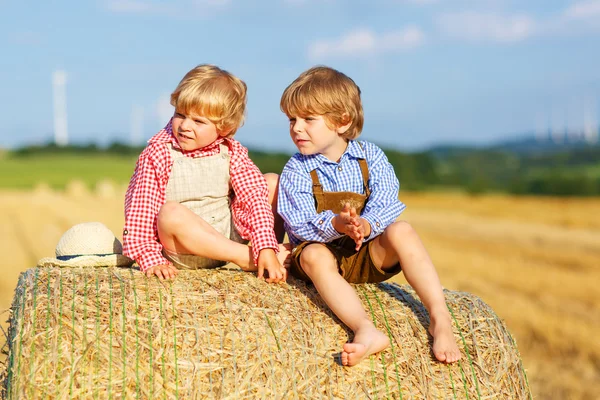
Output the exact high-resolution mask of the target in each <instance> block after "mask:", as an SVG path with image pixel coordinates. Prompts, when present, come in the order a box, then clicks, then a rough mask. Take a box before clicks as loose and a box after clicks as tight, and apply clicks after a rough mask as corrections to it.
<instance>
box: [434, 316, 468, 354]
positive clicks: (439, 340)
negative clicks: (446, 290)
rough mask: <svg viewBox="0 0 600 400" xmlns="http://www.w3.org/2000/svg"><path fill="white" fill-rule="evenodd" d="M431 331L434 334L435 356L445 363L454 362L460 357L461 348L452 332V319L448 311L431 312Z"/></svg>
mask: <svg viewBox="0 0 600 400" xmlns="http://www.w3.org/2000/svg"><path fill="white" fill-rule="evenodd" d="M429 333H430V334H431V336H433V354H434V355H435V358H437V359H438V360H439V361H441V362H445V363H453V362H456V361H458V360H459V359H460V357H461V354H460V350H459V349H458V346H457V345H456V339H454V333H452V320H451V319H450V315H449V314H448V313H447V312H445V313H439V314H437V315H434V314H431V323H430V324H429Z"/></svg>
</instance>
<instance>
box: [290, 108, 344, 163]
mask: <svg viewBox="0 0 600 400" xmlns="http://www.w3.org/2000/svg"><path fill="white" fill-rule="evenodd" d="M289 118H290V136H291V137H292V140H293V141H294V144H295V145H296V147H298V150H299V151H300V153H302V154H304V155H311V154H323V155H324V156H325V157H327V158H328V159H329V160H331V161H334V162H338V161H339V159H340V157H341V156H342V154H344V151H346V147H348V140H347V139H345V138H343V137H342V136H340V134H342V133H344V132H345V131H346V130H347V129H348V126H343V127H339V128H334V129H331V128H330V127H329V126H327V124H326V122H325V118H324V117H323V116H322V115H312V116H307V117H300V116H290V117H289Z"/></svg>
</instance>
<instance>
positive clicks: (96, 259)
mask: <svg viewBox="0 0 600 400" xmlns="http://www.w3.org/2000/svg"><path fill="white" fill-rule="evenodd" d="M132 264H133V260H132V259H130V258H128V257H125V256H124V255H122V254H109V255H106V256H79V257H75V258H72V259H70V260H65V261H63V260H58V259H56V258H50V257H47V258H42V259H41V260H39V261H38V264H37V266H38V267H129V266H131V265H132Z"/></svg>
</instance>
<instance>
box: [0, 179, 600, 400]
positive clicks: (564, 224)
mask: <svg viewBox="0 0 600 400" xmlns="http://www.w3.org/2000/svg"><path fill="white" fill-rule="evenodd" d="M123 193H124V188H123V187H114V186H112V185H111V184H109V183H103V184H100V185H99V186H98V187H97V190H95V191H93V192H90V191H88V190H86V189H85V188H84V187H83V186H82V185H79V184H77V183H76V182H73V183H72V184H70V185H69V186H68V187H67V189H66V191H65V192H55V191H52V190H50V189H48V188H45V187H38V188H37V189H35V190H33V191H27V192H24V191H3V192H2V193H1V195H0V210H2V212H0V226H1V228H0V229H1V230H0V249H1V250H2V254H3V255H4V261H3V263H2V266H1V267H0V272H1V273H0V310H6V309H8V308H9V307H10V303H11V300H12V295H13V290H14V288H15V286H16V283H17V278H18V276H19V274H20V272H22V271H24V270H26V269H28V268H30V267H33V266H35V264H36V261H37V260H38V259H40V258H42V257H47V256H51V255H53V252H54V247H55V245H56V243H57V241H58V240H59V238H60V236H61V235H62V233H63V232H64V231H65V230H67V229H68V228H69V227H71V226H72V225H74V224H76V223H79V222H84V221H100V222H103V223H105V224H106V225H107V226H108V227H109V228H110V229H112V230H113V232H115V234H117V236H120V231H121V227H122V224H123V200H122V198H123ZM401 199H402V200H403V201H404V202H405V203H406V204H407V205H408V208H407V211H406V212H405V214H404V218H405V219H406V220H408V221H409V222H410V223H411V224H412V225H413V226H414V227H415V228H416V229H417V231H418V232H419V233H420V234H421V237H422V238H423V240H424V242H425V244H426V246H427V248H428V249H429V250H430V253H431V256H432V258H433V260H434V262H435V264H436V266H437V268H438V271H439V274H440V276H441V279H442V283H443V284H444V286H445V287H446V288H447V289H450V290H459V291H467V292H471V293H473V294H475V295H477V296H479V297H481V299H482V300H483V301H485V302H486V303H487V304H489V305H490V306H491V307H492V308H493V309H494V311H495V312H496V313H497V314H498V316H499V317H500V318H502V319H503V320H505V321H506V323H507V326H508V328H509V329H510V331H511V333H512V334H513V336H514V337H515V339H516V341H517V345H518V347H519V350H520V352H521V354H522V358H523V363H524V365H525V368H526V370H527V373H528V378H529V383H530V385H531V388H532V392H533V394H534V396H535V398H537V399H594V398H600V341H599V340H598V339H597V335H598V332H599V331H600V290H598V282H600V218H598V217H597V216H598V215H600V199H553V198H525V197H523V198H516V197H509V196H491V195H490V196H481V197H470V196H467V195H461V194H411V193H404V194H402V196H401ZM397 281H398V282H400V283H405V282H404V281H403V279H402V278H399V279H398V280H397ZM1 317H2V327H3V328H4V329H5V328H6V323H5V322H4V321H5V320H6V319H7V317H8V313H6V312H5V313H3V314H2V316H1ZM0 343H1V341H0Z"/></svg>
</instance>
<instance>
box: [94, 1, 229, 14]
mask: <svg viewBox="0 0 600 400" xmlns="http://www.w3.org/2000/svg"><path fill="white" fill-rule="evenodd" d="M230 3H231V0H186V1H180V2H177V3H175V4H173V3H165V2H159V1H156V0H109V1H108V2H107V3H106V8H107V9H108V10H110V11H112V12H116V13H131V14H173V13H175V12H176V11H177V10H182V9H185V10H188V11H194V10H198V9H201V8H212V9H215V8H220V7H224V6H227V5H229V4H230Z"/></svg>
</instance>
